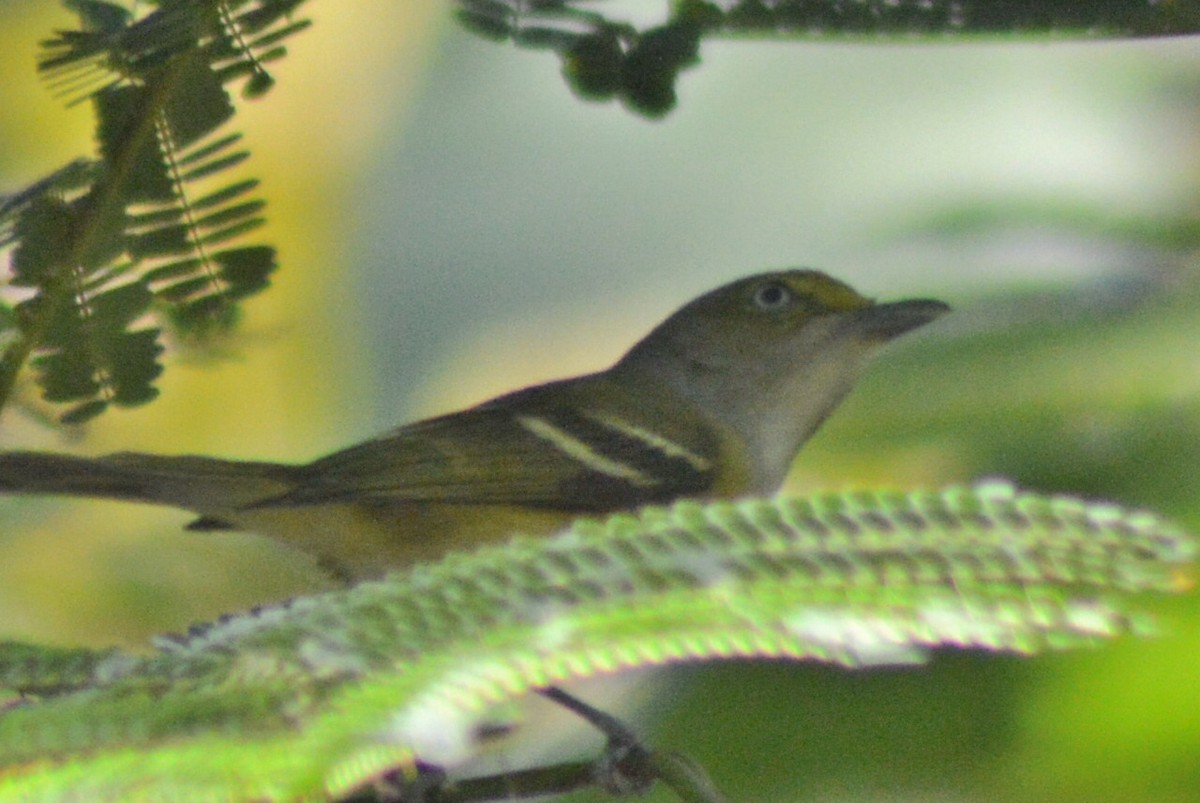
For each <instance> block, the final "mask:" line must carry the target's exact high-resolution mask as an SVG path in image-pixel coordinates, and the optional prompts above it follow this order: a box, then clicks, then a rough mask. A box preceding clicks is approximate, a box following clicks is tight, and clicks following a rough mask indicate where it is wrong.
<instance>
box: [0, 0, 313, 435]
mask: <svg viewBox="0 0 1200 803" xmlns="http://www.w3.org/2000/svg"><path fill="white" fill-rule="evenodd" d="M301 2H303V0H172V2H162V3H158V4H155V5H154V6H153V7H151V8H144V9H143V10H142V11H141V12H140V15H139V14H137V13H135V12H133V11H130V10H129V9H127V8H126V7H125V6H123V5H119V4H115V3H110V2H100V1H99V0H70V2H68V6H70V7H71V8H73V9H74V10H75V11H76V12H77V13H78V15H79V17H80V22H81V25H80V28H79V29H78V30H75V31H60V32H58V33H57V35H56V36H55V37H54V38H53V39H51V40H49V41H47V42H45V43H43V47H44V50H43V53H42V58H41V60H40V62H39V69H40V70H41V71H42V72H43V74H44V75H46V76H47V78H48V79H49V80H50V81H51V83H52V85H54V86H55V87H56V88H57V89H58V90H59V91H63V92H67V93H69V94H73V95H74V97H75V98H76V100H80V99H85V98H87V99H91V101H92V103H93V105H94V108H95V113H96V120H97V122H96V141H97V149H98V158H97V159H96V160H95V161H83V160H80V161H77V162H74V163H72V165H70V166H68V167H67V168H64V169H63V170H60V171H58V172H57V173H55V174H53V175H51V176H49V177H47V178H45V179H43V180H41V181H39V182H36V183H35V184H33V185H31V186H30V187H27V188H25V189H23V190H21V191H20V192H18V193H14V194H12V195H9V196H4V197H0V247H9V248H12V249H13V259H12V264H13V272H12V277H11V282H12V284H13V285H14V286H18V287H23V288H28V289H29V290H31V291H32V295H30V296H29V297H26V298H24V300H23V301H21V302H20V303H19V304H17V305H15V306H14V307H12V308H8V307H6V308H5V311H6V312H7V313H8V315H7V316H6V318H5V320H6V321H10V322H11V324H10V325H8V326H6V327H5V328H3V329H0V337H3V338H5V339H4V340H3V341H0V342H2V343H4V351H3V357H2V358H0V405H2V404H3V402H4V400H6V399H7V398H8V397H9V396H10V395H11V392H12V390H13V387H14V386H15V384H16V382H17V381H18V377H19V376H20V374H21V373H22V370H23V368H24V367H25V366H27V365H29V366H32V367H34V368H35V369H36V379H37V381H38V383H39V384H40V385H41V387H42V391H43V396H44V397H45V398H46V399H47V400H49V401H51V402H54V403H60V404H64V405H68V407H67V412H66V413H65V415H64V416H63V418H64V420H65V421H70V422H78V421H81V420H84V419H86V418H89V417H91V416H93V415H96V414H97V413H99V412H101V411H103V410H104V409H106V408H107V407H108V406H110V405H112V404H117V405H133V404H141V403H144V402H146V401H148V400H150V399H152V398H153V397H154V395H155V391H154V389H153V387H152V382H153V380H154V379H155V378H156V377H157V376H158V374H159V373H160V372H161V370H162V369H161V366H160V365H159V363H158V355H159V354H160V353H161V352H162V350H163V347H162V344H161V342H160V340H161V338H160V336H159V334H160V331H161V327H158V326H153V325H151V323H150V322H149V321H150V319H147V318H146V316H158V317H159V323H169V324H171V325H172V326H173V328H174V329H175V330H176V331H179V332H181V333H203V332H204V331H206V330H208V329H211V328H214V327H217V328H220V327H225V326H228V325H229V324H230V323H231V322H232V321H234V320H235V319H236V316H237V308H236V305H237V302H238V301H240V300H241V299H243V298H246V297H247V296H249V295H252V294H253V293H255V292H258V291H260V290H262V289H263V288H265V287H266V286H267V285H268V277H269V275H270V274H271V273H272V272H273V271H274V269H275V267H276V262H275V254H274V251H273V249H271V248H270V247H268V246H264V245H245V244H243V243H241V242H240V240H241V239H242V238H243V237H244V236H245V235H246V234H248V233H250V232H252V231H254V230H255V229H258V228H259V227H260V226H262V225H263V223H264V222H265V217H264V215H263V212H264V207H265V204H264V202H263V201H262V200H261V199H258V198H254V197H253V196H252V195H251V192H252V191H253V190H254V189H255V188H256V187H257V182H256V181H255V180H253V179H245V178H243V179H234V180H232V181H229V182H223V181H222V179H223V177H224V175H226V174H228V173H229V171H231V170H233V169H234V168H236V167H238V166H239V165H241V164H242V163H243V162H245V161H246V160H247V158H248V157H249V151H248V150H246V149H245V148H244V147H241V135H240V134H237V133H230V132H228V131H226V130H225V128H226V126H227V124H228V122H229V121H230V120H231V119H232V117H233V115H234V112H235V109H234V105H233V101H232V99H231V98H230V96H229V93H228V89H227V85H228V84H229V83H230V82H232V81H241V82H242V90H243V94H247V95H260V94H262V92H264V91H265V90H266V89H267V88H268V87H269V86H270V85H271V83H272V82H273V80H274V79H273V78H272V77H271V76H270V74H269V73H267V71H266V69H265V67H264V64H265V63H266V62H267V61H270V60H271V59H274V58H278V57H279V56H281V55H282V54H283V53H284V52H285V51H284V50H283V48H282V47H281V44H280V43H281V42H282V41H283V40H284V39H286V38H287V37H288V36H290V35H291V34H294V33H296V32H297V31H299V30H302V29H303V28H305V27H307V25H308V22H307V21H306V20H292V19H291V14H292V12H294V11H295V10H296V8H297V7H298V6H299V5H300V4H301Z"/></svg>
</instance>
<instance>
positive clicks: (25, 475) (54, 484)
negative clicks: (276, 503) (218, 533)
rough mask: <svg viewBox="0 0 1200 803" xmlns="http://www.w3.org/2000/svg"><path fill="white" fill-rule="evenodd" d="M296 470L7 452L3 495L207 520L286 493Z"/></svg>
mask: <svg viewBox="0 0 1200 803" xmlns="http://www.w3.org/2000/svg"><path fill="white" fill-rule="evenodd" d="M296 471H297V470H296V469H295V468H294V467H292V466H284V465H280V464H278V463H252V462H242V461H234V460H216V459H213V458H208V457H192V456H182V457H163V456H159V455H150V454H139V453H136V452H122V453H119V454H112V455H107V456H105V457H95V458H89V457H74V456H71V455H62V454H49V453H44V452H7V453H0V493H7V494H64V495H68V496H92V497H103V498H108V499H123V500H128V501H133V502H148V503H151V504H158V505H168V506H171V507H177V508H182V509H184V510H191V511H194V512H196V513H200V514H202V515H206V514H218V513H220V512H222V511H230V510H237V509H239V508H242V507H245V506H246V505H248V504H250V503H252V502H254V501H257V500H259V499H262V498H263V497H266V496H271V495H276V494H280V493H285V492H286V491H287V490H288V489H290V488H291V487H292V485H293V484H294V482H295V479H294V478H295V475H296Z"/></svg>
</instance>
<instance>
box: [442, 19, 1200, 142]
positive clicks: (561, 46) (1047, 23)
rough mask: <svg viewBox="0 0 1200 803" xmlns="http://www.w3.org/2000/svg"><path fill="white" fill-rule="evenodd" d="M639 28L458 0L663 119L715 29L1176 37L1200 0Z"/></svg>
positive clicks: (570, 79)
mask: <svg viewBox="0 0 1200 803" xmlns="http://www.w3.org/2000/svg"><path fill="white" fill-rule="evenodd" d="M664 5H667V6H668V9H667V11H666V13H665V14H664V19H663V20H662V22H661V23H660V24H657V25H651V26H649V27H646V28H641V29H639V28H638V27H636V26H635V25H634V24H632V23H630V22H628V21H625V20H623V19H620V18H618V16H617V13H614V14H610V15H606V14H605V13H604V12H603V10H601V9H602V7H601V6H597V5H596V4H595V3H593V2H587V0H458V10H457V16H458V19H459V22H460V23H462V25H463V26H464V27H465V28H467V29H468V30H470V31H472V32H474V33H476V34H478V35H479V36H482V37H484V38H487V39H491V40H495V41H511V42H513V43H514V44H516V45H518V46H520V47H526V48H532V49H543V50H553V51H554V52H556V53H557V54H558V55H559V57H560V58H561V60H562V70H563V77H564V78H565V79H566V81H567V84H568V85H569V86H570V87H571V89H572V90H573V91H574V92H575V93H576V94H577V95H578V96H580V97H582V98H584V99H586V100H594V101H606V100H611V99H614V98H615V99H619V100H621V101H622V102H623V103H624V104H625V105H626V106H628V107H629V108H630V109H632V110H633V111H634V112H636V113H638V114H640V115H642V116H645V117H649V118H659V117H662V116H663V115H665V114H667V113H668V112H669V111H671V109H672V108H673V107H674V106H675V101H676V92H675V81H676V78H677V77H678V75H679V73H680V72H681V71H682V70H684V69H686V68H688V67H690V66H693V65H695V64H698V63H699V62H700V45H701V43H702V42H703V40H704V39H706V38H708V37H712V36H725V37H729V36H773V37H777V38H795V39H801V40H810V39H813V38H816V37H825V38H840V39H862V38H864V37H888V36H892V37H905V38H911V37H913V36H930V37H939V38H941V37H946V36H963V35H965V36H1005V35H1022V36H1030V35H1055V36H1076V37H1079V36H1082V37H1147V36H1179V35H1186V34H1195V33H1198V32H1200V2H1197V0H1179V2H1173V3H1155V2H1147V0H858V1H857V2H846V1H845V0H674V2H672V3H670V4H664Z"/></svg>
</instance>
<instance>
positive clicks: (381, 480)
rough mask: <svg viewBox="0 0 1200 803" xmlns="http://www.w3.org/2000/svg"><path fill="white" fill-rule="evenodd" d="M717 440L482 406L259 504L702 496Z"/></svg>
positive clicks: (333, 459)
mask: <svg viewBox="0 0 1200 803" xmlns="http://www.w3.org/2000/svg"><path fill="white" fill-rule="evenodd" d="M714 450H715V446H713V445H712V444H707V443H702V444H699V445H697V444H689V445H682V444H680V443H677V442H675V441H673V440H669V439H667V438H665V437H662V436H660V435H658V434H656V433H652V432H650V431H648V430H645V429H643V428H640V427H638V426H636V425H634V424H631V423H629V422H628V421H626V420H624V419H622V418H619V417H617V416H614V415H611V414H603V413H590V412H579V411H578V410H576V409H574V408H555V407H552V406H550V407H547V406H544V405H542V406H535V407H533V408H532V409H529V408H518V409H513V408H511V407H509V406H507V405H502V406H499V407H488V406H484V407H478V408H474V409H472V410H468V411H465V412H461V413H454V414H452V415H448V416H443V417H441V418H434V419H430V420H428V421H422V422H418V423H416V424H412V425H409V426H407V427H403V428H401V429H398V430H395V431H393V432H391V433H388V434H386V435H384V436H381V437H380V438H377V439H375V440H372V441H367V442H365V443H362V444H359V445H357V446H353V447H351V448H349V449H346V450H343V451H340V452H335V453H334V454H331V455H329V456H327V457H324V458H322V459H320V460H317V461H316V462H314V463H311V464H309V465H308V466H305V467H303V468H301V469H300V470H299V472H298V476H297V483H296V485H295V486H294V487H293V488H292V489H291V490H290V491H288V492H286V493H283V494H281V495H279V496H274V497H270V498H268V499H264V500H261V501H259V502H257V503H256V504H255V505H253V506H254V507H269V506H274V505H288V506H292V505H309V504H319V503H324V502H335V501H345V502H350V501H366V502H373V503H380V504H388V503H402V502H451V503H458V504H472V503H478V504H517V505H524V506H530V507H539V508H546V509H553V510H569V511H579V512H587V511H607V510H615V509H620V508H632V507H636V506H639V505H643V504H649V503H652V502H665V501H668V500H671V499H675V498H677V497H681V496H697V495H702V494H704V493H705V492H706V491H708V490H709V489H710V488H711V487H712V485H713V482H714V477H715V474H714V471H715V454H714V453H713V452H714Z"/></svg>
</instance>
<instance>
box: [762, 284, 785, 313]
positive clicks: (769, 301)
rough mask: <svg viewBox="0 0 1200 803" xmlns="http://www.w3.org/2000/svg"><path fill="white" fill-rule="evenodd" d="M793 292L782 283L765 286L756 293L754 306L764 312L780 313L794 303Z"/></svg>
mask: <svg viewBox="0 0 1200 803" xmlns="http://www.w3.org/2000/svg"><path fill="white" fill-rule="evenodd" d="M792 298H793V296H792V291H791V290H789V289H788V288H787V286H786V285H784V284H782V283H780V282H771V283H769V284H764V285H762V286H761V287H759V288H758V289H756V290H755V291H754V305H755V306H756V307H758V308H759V309H760V310H763V311H764V312H778V311H779V310H781V309H783V308H784V307H787V306H788V305H789V304H791V303H792Z"/></svg>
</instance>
